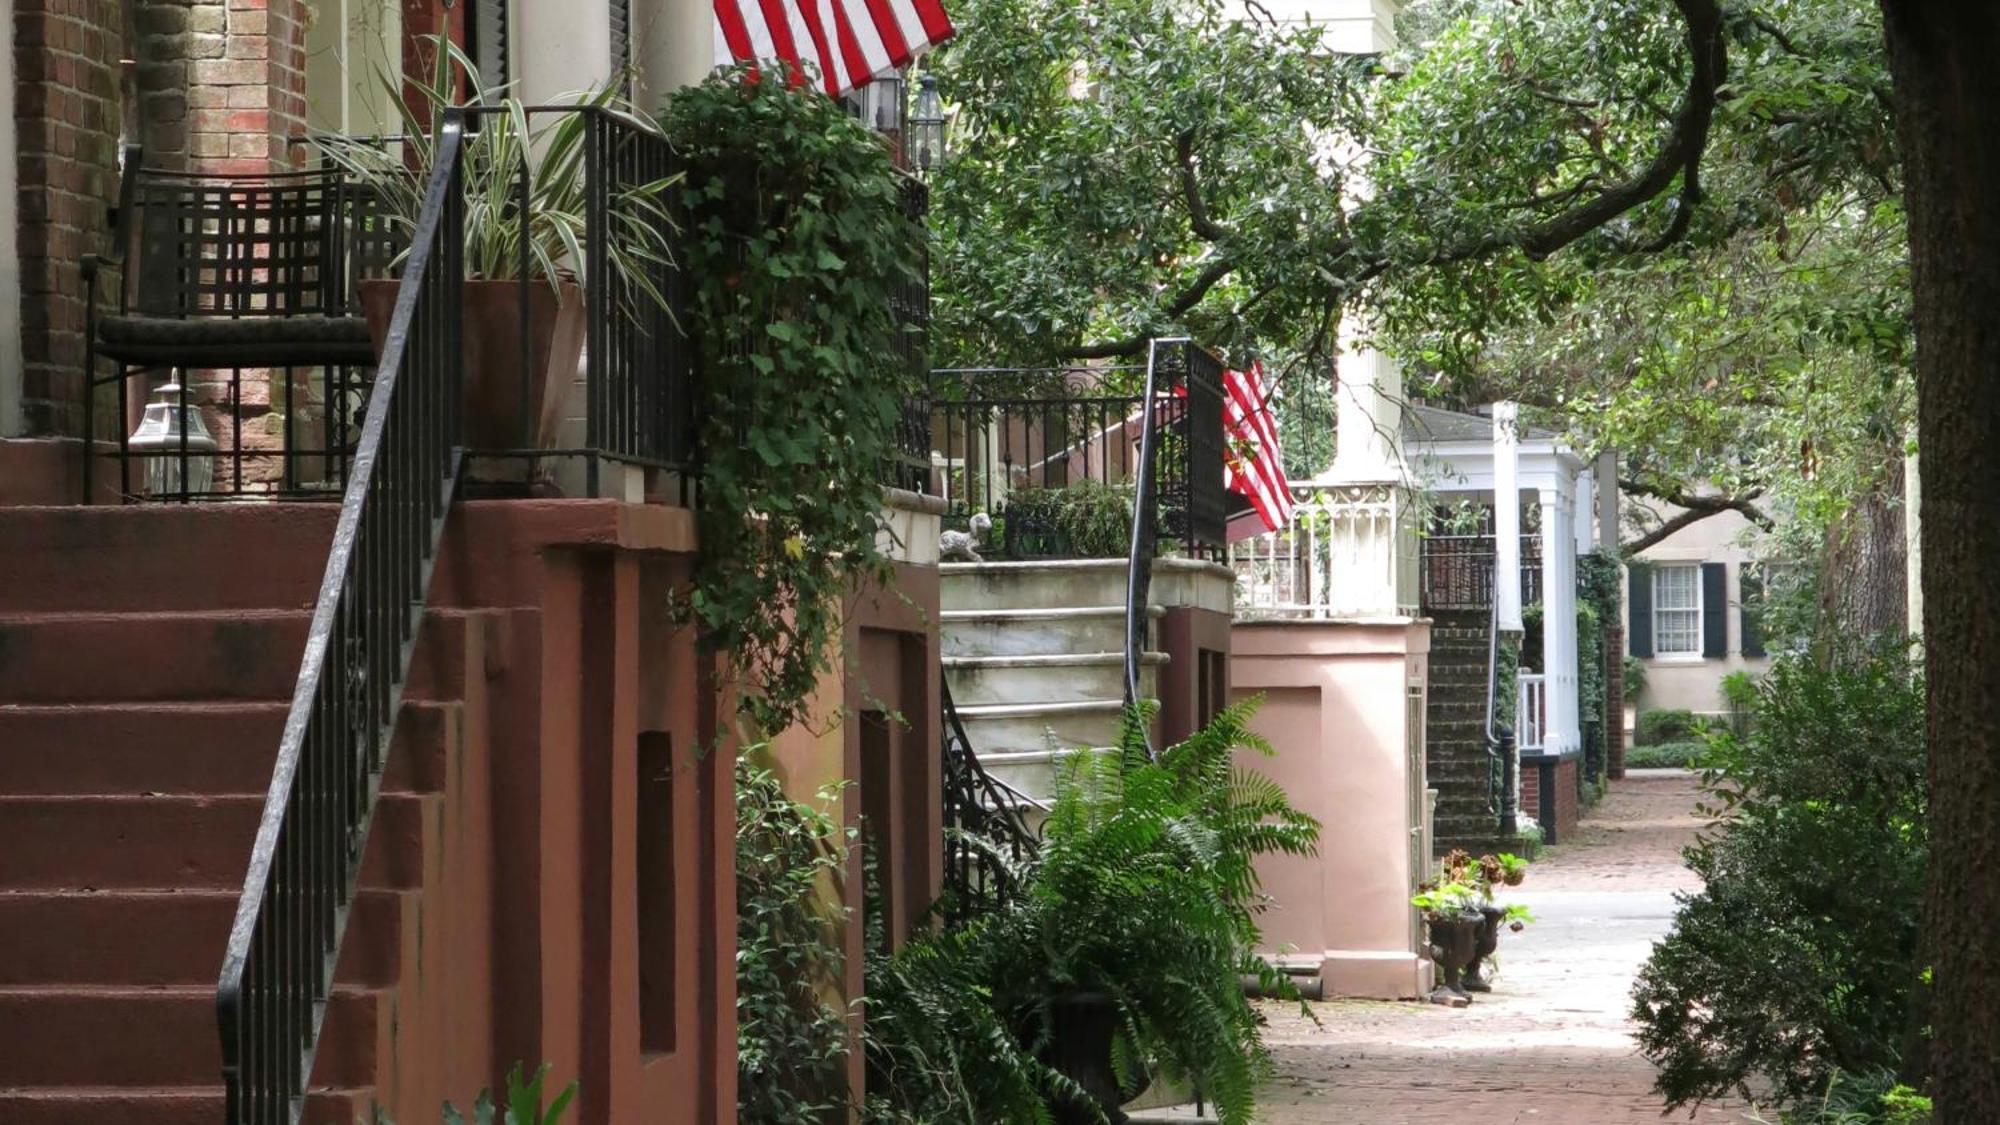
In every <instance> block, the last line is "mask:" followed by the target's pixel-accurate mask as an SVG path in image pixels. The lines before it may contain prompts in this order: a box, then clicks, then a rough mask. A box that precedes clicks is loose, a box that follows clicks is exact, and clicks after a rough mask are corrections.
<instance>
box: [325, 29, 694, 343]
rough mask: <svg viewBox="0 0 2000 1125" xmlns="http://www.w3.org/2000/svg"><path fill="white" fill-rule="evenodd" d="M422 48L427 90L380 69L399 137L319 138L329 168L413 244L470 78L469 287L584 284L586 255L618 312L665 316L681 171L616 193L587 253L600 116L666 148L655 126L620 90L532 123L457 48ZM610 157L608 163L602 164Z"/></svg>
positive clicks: (584, 98)
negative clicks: (447, 119) (653, 310)
mask: <svg viewBox="0 0 2000 1125" xmlns="http://www.w3.org/2000/svg"><path fill="white" fill-rule="evenodd" d="M425 41H426V42H427V43H428V44H429V47H430V51H429V53H430V56H431V58H432V60H433V63H432V67H431V73H430V75H429V76H428V77H427V78H425V79H424V80H422V81H417V80H415V79H412V80H408V81H405V80H403V79H401V78H398V77H396V76H394V75H392V74H390V73H389V72H388V71H387V70H386V68H384V67H383V66H381V65H380V64H379V63H378V64H377V66H376V68H375V69H376V77H377V80H378V81H379V82H381V83H382V84H383V86H384V87H385V88H386V89H387V91H388V92H389V98H388V100H389V101H390V102H391V103H392V104H394V105H395V106H396V107H397V110H398V112H399V114H400V115H401V119H402V133H401V135H400V136H395V137H350V136H339V135H327V136H317V137H315V138H314V142H315V143H316V145H317V146H318V148H319V149H320V150H321V151H322V152H323V153H324V154H325V155H326V157H327V159H329V160H330V161H332V163H333V164H334V165H335V166H336V167H338V168H340V169H341V170H343V171H344V172H346V173H347V175H348V176H350V177H352V178H353V179H355V180H356V181H358V182H360V183H363V184H366V185H368V186H369V187H371V188H372V189H373V190H374V191H376V192H377V193H378V195H379V197H380V199H381V203H382V213H383V215H384V218H385V221H386V222H387V223H388V224H389V225H390V227H391V228H394V229H396V230H397V232H398V233H399V235H400V236H401V238H402V239H403V240H404V241H406V242H407V241H408V240H409V239H410V238H411V237H412V236H413V234H414V232H415V230H416V226H417V220H418V216H419V214H420V213H421V212H422V209H423V197H424V187H425V184H426V183H427V182H428V180H429V179H430V175H431V171H432V168H433V167H434V165H435V163H436V158H437V152H438V149H439V147H440V144H441V139H442V125H443V122H444V111H445V110H446V109H449V108H451V107H453V106H454V105H459V104H461V103H459V102H458V100H457V99H456V97H455V95H456V93H457V87H458V83H457V81H456V79H457V77H458V76H460V75H463V77H464V83H465V86H464V89H465V93H466V95H467V96H466V98H465V101H464V102H463V103H462V104H463V105H464V106H465V107H467V108H471V109H474V110H482V111H485V112H477V113H475V114H474V115H473V117H472V121H473V123H474V124H475V125H476V128H475V129H472V130H470V131H468V132H467V134H466V135H465V137H464V139H463V142H462V148H461V150H460V168H461V176H462V178H463V183H462V191H463V192H464V197H465V270H466V275H467V277H468V278H473V279H480V280H488V281H511V280H517V279H519V278H520V277H521V276H522V274H523V272H524V270H523V266H524V265H525V267H526V268H525V273H526V274H527V276H528V277H529V278H530V279H533V280H541V281H546V282H548V283H549V284H550V285H557V284H559V283H561V282H563V281H570V280H574V279H575V278H576V277H577V276H578V275H580V274H584V273H585V269H586V263H587V262H588V256H589V255H590V254H592V253H602V254H604V255H605V256H606V259H607V262H608V265H609V267H610V276H611V289H612V291H613V292H614V293H616V294H619V295H620V301H619V304H620V307H621V310H622V311H624V312H626V313H627V314H628V315H630V314H632V313H634V312H635V311H636V310H634V309H633V308H632V307H631V305H630V303H629V301H630V300H631V299H637V298H643V299H644V300H647V301H650V302H652V303H653V304H655V305H657V306H659V307H660V308H663V309H665V308H667V299H666V295H665V293H663V292H662V291H661V289H660V286H659V284H658V282H657V280H656V276H657V273H658V272H659V271H661V270H663V269H664V268H665V267H667V266H668V265H670V264H671V262H672V255H671V250H670V247H669V242H668V239H669V235H670V234H671V233H672V231H673V230H674V222H673V218H672V215H671V213H670V210H669V191H670V189H671V188H673V187H674V185H675V184H677V183H678V182H679V181H680V175H679V174H678V173H674V174H670V175H666V176H662V177H659V178H657V179H654V180H651V181H649V182H645V183H639V184H632V185H625V186H622V187H618V188H616V189H614V190H613V191H611V192H610V194H609V196H608V204H609V205H608V206H607V207H606V223H607V229H606V231H605V237H604V238H603V240H602V244H601V245H590V244H588V239H587V238H586V231H587V229H588V222H589V205H588V199H589V195H588V193H589V191H590V189H591V187H592V185H591V183H590V169H589V167H588V165H587V163H586V156H587V154H588V149H589V145H588V139H587V130H588V129H589V128H590V125H591V121H592V118H593V117H598V116H609V117H611V118H614V119H616V120H618V121H620V122H622V123H624V124H625V125H627V126H629V127H630V128H631V129H632V130H633V131H634V132H636V133H637V134H640V135H642V136H643V137H644V138H645V143H657V144H664V143H665V142H664V140H663V139H661V138H660V131H659V127H658V125H657V124H655V123H654V121H653V120H652V118H651V117H650V116H648V115H647V114H646V113H644V112H643V111H641V110H639V109H637V108H635V107H634V106H633V105H632V104H631V103H630V102H629V101H628V100H627V99H626V98H624V97H623V96H621V95H620V94H619V93H618V92H617V91H616V89H614V88H612V87H600V88H595V89H590V90H584V91H580V92H577V93H571V94H563V95H559V96H558V97H557V98H556V99H555V100H554V104H558V105H562V106H564V107H566V108H567V107H574V109H575V110H576V112H557V113H552V112H547V111H543V112H539V113H531V112H530V111H529V109H528V107H527V106H526V105H524V104H523V103H522V102H521V100H520V99H519V98H515V97H511V96H507V92H506V88H505V87H488V86H486V85H485V84H484V83H483V82H482V81H481V80H480V77H479V71H478V69H477V68H476V67H475V66H474V65H473V62H472V59H471V57H470V56H468V55H466V54H465V52H464V51H463V50H462V49H461V48H460V47H459V46H458V45H457V44H455V43H452V42H451V41H450V40H449V39H445V38H443V37H440V36H435V35H432V36H426V37H425ZM620 132H621V133H622V131H620ZM623 138H630V139H625V140H623V143H633V141H635V140H637V138H636V137H633V136H632V134H623ZM621 139H622V138H621V137H620V136H617V135H614V137H613V138H612V139H611V140H610V142H609V145H608V146H607V147H612V148H615V147H616V146H617V145H618V144H620V143H621ZM613 155H614V154H613V153H612V152H605V153H603V154H602V160H603V163H604V164H605V165H606V166H608V165H609V164H610V163H611V159H612V157H613ZM524 181H525V183H524ZM524 197H525V198H524ZM524 204H525V205H524ZM524 250H525V254H524ZM404 253H405V254H407V253H408V251H407V249H406V250H405V251H404ZM668 311H669V312H670V313H671V309H669V310H668Z"/></svg>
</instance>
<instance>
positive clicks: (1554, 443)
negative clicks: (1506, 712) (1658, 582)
mask: <svg viewBox="0 0 2000 1125" xmlns="http://www.w3.org/2000/svg"><path fill="white" fill-rule="evenodd" d="M1408 415H1409V425H1408V426H1406V427H1405V432H1406V434H1407V435H1408V443H1409V444H1408V453H1409V458H1410V461H1411V466H1412V469H1413V471H1414V472H1415V473H1416V474H1417V477H1418V479H1419V480H1422V481H1424V482H1425V483H1426V484H1427V485H1428V486H1429V488H1430V490H1431V492H1432V494H1433V496H1434V497H1435V500H1436V502H1437V503H1438V504H1440V505H1446V506H1449V505H1450V504H1452V503H1453V502H1454V501H1456V500H1472V501H1475V502H1482V503H1483V502H1489V501H1491V500H1492V499H1493V497H1494V486H1495V483H1496V476H1500V475H1504V474H1503V473H1496V454H1501V455H1504V451H1501V450H1499V449H1498V448H1497V447H1496V442H1495V440H1494V434H1493V423H1492V420H1491V419H1490V418H1486V417H1481V416H1478V415H1469V414H1459V413H1456V412H1453V411H1448V410H1439V409H1436V408H1434V407H1426V406H1412V407H1409V408H1408ZM1514 458H1515V465H1516V468H1515V473H1514V477H1515V481H1514V484H1515V488H1516V492H1517V496H1518V497H1519V500H1520V501H1521V502H1525V503H1526V504H1528V505H1531V506H1532V509H1533V513H1534V515H1533V516H1531V517H1530V519H1531V520H1532V521H1533V523H1534V525H1535V527H1536V528H1537V529H1538V530H1537V532H1536V537H1537V539H1538V540H1539V543H1538V544H1537V545H1538V546H1539V548H1540V550H1539V554H1540V567H1539V577H1540V582H1539V583H1538V585H1539V586H1540V598H1539V600H1540V602H1541V604H1542V610H1543V612H1542V630H1543V636H1542V658H1541V664H1542V667H1540V668H1536V669H1534V670H1533V671H1532V672H1530V670H1529V669H1527V668H1523V669H1522V681H1523V692H1522V695H1523V700H1522V702H1523V706H1522V708H1521V714H1520V723H1519V725H1520V727H1521V730H1520V731H1519V732H1518V734H1519V737H1520V745H1521V749H1522V750H1523V751H1524V752H1526V751H1537V750H1538V751H1541V752H1543V753H1566V752H1570V751H1576V750H1580V749H1581V748H1582V746H1583V733H1582V727H1581V724H1580V721H1579V708H1578V679H1577V635H1576V559H1577V556H1578V555H1579V554H1583V553H1587V552H1589V551H1590V550H1592V549H1593V548H1594V547H1595V546H1596V545H1597V543H1596V537H1597V531H1598V528H1597V521H1596V519H1595V518H1594V513H1595V511H1596V502H1597V501H1596V488H1595V481H1594V478H1593V476H1592V474H1591V473H1590V471H1589V468H1588V466H1587V465H1586V464H1585V462H1584V461H1583V460H1582V459H1581V458H1580V457H1578V456H1577V455H1576V453H1575V452H1574V451H1573V450H1571V449H1570V448H1569V447H1568V446H1566V445H1564V444H1563V443H1562V442H1561V440H1560V439H1559V438H1558V436H1557V435H1556V434H1554V433H1551V432H1549V431H1546V430H1538V429H1534V428H1532V427H1525V426H1523V427H1520V428H1518V429H1517V431H1516V437H1515V442H1514ZM1497 507H1498V506H1497V505H1496V509H1497ZM1524 555H1525V552H1524ZM1511 569H1512V568H1507V567H1504V566H1503V567H1499V568H1496V572H1495V580H1496V582H1500V583H1502V584H1503V585H1504V584H1505V583H1506V582H1507V580H1508V578H1509V575H1508V574H1506V573H1502V571H1509V570H1511ZM1514 573H1518V571H1515V572H1514ZM1523 593H1524V595H1526V596H1525V597H1524V600H1525V601H1528V602H1532V601H1535V600H1536V598H1535V597H1534V596H1532V592H1529V591H1523ZM1503 601H1504V599H1503ZM1515 604H1517V605H1518V604H1520V603H1519V602H1517V603H1515ZM1537 695H1539V696H1540V698H1536V696H1537Z"/></svg>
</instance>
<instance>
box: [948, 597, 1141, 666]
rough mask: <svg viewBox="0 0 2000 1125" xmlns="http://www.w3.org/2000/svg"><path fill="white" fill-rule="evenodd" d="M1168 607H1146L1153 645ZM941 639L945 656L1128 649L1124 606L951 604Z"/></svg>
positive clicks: (1061, 653) (1073, 652)
mask: <svg viewBox="0 0 2000 1125" xmlns="http://www.w3.org/2000/svg"><path fill="white" fill-rule="evenodd" d="M1165 615H1166V610H1164V609H1162V608H1160V607H1159V606H1153V607H1152V608H1151V609H1150V610H1148V611H1147V620H1148V626H1147V628H1146V630H1145V633H1146V636H1145V638H1144V640H1145V643H1146V646H1147V647H1148V648H1149V649H1150V648H1151V646H1152V644H1153V637H1154V634H1155V633H1156V632H1157V630H1158V623H1159V620H1160V618H1162V617H1164V616H1165ZM940 618H941V620H940V630H939V633H940V636H939V644H940V645H941V647H942V650H943V652H944V655H946V656H1059V655H1073V654H1075V653H1080V652H1124V651H1125V607H1124V606H1122V605H1100V606H1079V607H1061V608H1055V609H948V610H944V611H943V612H942V613H941V614H940Z"/></svg>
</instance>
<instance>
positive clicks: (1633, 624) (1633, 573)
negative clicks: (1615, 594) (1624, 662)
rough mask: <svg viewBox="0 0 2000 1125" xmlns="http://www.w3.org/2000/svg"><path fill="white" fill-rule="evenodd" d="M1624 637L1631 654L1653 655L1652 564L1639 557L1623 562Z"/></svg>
mask: <svg viewBox="0 0 2000 1125" xmlns="http://www.w3.org/2000/svg"><path fill="white" fill-rule="evenodd" d="M1625 574H1626V578H1627V585H1628V586H1629V587H1630V588H1631V589H1630V591H1629V593H1628V594H1627V596H1626V598H1625V607H1626V614H1625V639H1626V641H1627V643H1628V646H1629V647H1630V648H1631V650H1632V655H1633V656H1651V655H1653V565H1652V564H1651V563H1648V562H1644V561H1642V560H1639V559H1633V560H1632V561H1631V562H1628V563H1626V564H1625Z"/></svg>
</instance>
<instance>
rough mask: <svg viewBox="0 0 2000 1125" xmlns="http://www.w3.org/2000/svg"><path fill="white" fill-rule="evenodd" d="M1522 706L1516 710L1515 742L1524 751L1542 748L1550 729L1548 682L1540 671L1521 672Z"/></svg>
mask: <svg viewBox="0 0 2000 1125" xmlns="http://www.w3.org/2000/svg"><path fill="white" fill-rule="evenodd" d="M1519 702H1520V707H1519V709H1518V710H1516V711H1515V717H1516V720H1517V721H1516V723H1515V725H1516V726H1517V727H1519V728H1520V729H1519V730H1517V731H1515V732H1514V733H1515V735H1516V739H1515V744H1516V745H1517V746H1519V747H1520V748H1521V749H1522V750H1523V751H1528V750H1540V749H1542V747H1543V743H1544V740H1545V739H1546V736H1547V733H1548V729H1549V691H1548V683H1547V682H1546V680H1545V679H1544V677H1543V676H1542V674H1541V673H1539V672H1523V673H1521V696H1520V701H1519Z"/></svg>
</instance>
